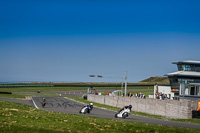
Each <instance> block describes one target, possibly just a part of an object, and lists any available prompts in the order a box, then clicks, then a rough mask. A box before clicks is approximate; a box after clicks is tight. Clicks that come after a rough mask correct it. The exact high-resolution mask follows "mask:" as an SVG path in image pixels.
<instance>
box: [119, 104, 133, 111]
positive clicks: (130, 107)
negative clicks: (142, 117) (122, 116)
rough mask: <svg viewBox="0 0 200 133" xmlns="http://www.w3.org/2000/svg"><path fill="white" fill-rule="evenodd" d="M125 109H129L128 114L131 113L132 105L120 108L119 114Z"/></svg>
mask: <svg viewBox="0 0 200 133" xmlns="http://www.w3.org/2000/svg"><path fill="white" fill-rule="evenodd" d="M127 108H129V109H130V112H131V109H132V105H129V106H124V107H123V108H121V110H120V111H119V112H121V111H123V110H124V109H127Z"/></svg>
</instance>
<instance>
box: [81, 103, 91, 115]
mask: <svg viewBox="0 0 200 133" xmlns="http://www.w3.org/2000/svg"><path fill="white" fill-rule="evenodd" d="M84 107H88V109H89V110H88V113H90V111H91V110H92V109H93V103H90V104H87V105H84V106H83V108H84ZM83 108H82V109H83Z"/></svg>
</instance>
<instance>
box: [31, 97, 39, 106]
mask: <svg viewBox="0 0 200 133" xmlns="http://www.w3.org/2000/svg"><path fill="white" fill-rule="evenodd" d="M31 100H32V101H33V104H34V106H35V107H36V108H37V109H40V108H38V106H37V105H36V104H35V101H34V100H33V98H32V97H31Z"/></svg>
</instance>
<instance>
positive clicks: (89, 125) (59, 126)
mask: <svg viewBox="0 0 200 133" xmlns="http://www.w3.org/2000/svg"><path fill="white" fill-rule="evenodd" d="M0 132H1V133H13V132H15V133H21V132H23V133H26V132H27V133H41V132H42V133H47V132H48V133H59V132H72V133H74V132H77V133H84V132H85V133H90V132H94V133H100V132H109V133H116V132H119V133H123V132H137V133H163V132H164V133H183V132H187V133H198V132H199V130H194V129H187V128H175V127H167V126H160V125H151V124H144V123H138V122H127V121H120V120H119V121H117V120H111V119H102V118H96V117H88V116H83V115H72V114H62V113H56V112H47V111H43V110H37V109H35V108H33V107H32V106H28V105H23V104H17V103H10V102H4V101H0Z"/></svg>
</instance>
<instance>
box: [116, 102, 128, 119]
mask: <svg viewBox="0 0 200 133" xmlns="http://www.w3.org/2000/svg"><path fill="white" fill-rule="evenodd" d="M131 108H132V106H131V105H129V106H125V107H124V108H122V109H121V110H120V111H118V112H117V113H116V114H115V118H118V117H120V118H124V119H125V118H126V117H128V116H129V115H130V114H131Z"/></svg>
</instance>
